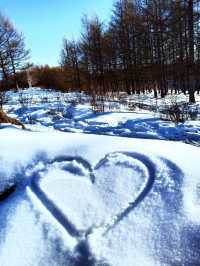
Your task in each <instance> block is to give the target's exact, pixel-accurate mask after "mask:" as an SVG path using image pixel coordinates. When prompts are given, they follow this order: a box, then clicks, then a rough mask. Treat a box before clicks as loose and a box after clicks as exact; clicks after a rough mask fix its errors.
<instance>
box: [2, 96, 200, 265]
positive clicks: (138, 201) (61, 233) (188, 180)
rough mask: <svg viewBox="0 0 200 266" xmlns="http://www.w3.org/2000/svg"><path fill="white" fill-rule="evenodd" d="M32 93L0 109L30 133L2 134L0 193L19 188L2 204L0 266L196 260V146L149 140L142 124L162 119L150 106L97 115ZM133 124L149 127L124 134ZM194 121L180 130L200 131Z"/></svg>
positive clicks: (10, 129)
mask: <svg viewBox="0 0 200 266" xmlns="http://www.w3.org/2000/svg"><path fill="white" fill-rule="evenodd" d="M39 93H40V92H39ZM34 97H35V103H32V104H31V106H26V107H23V108H22V107H21V106H19V104H18V102H17V101H15V99H14V98H13V99H12V102H10V103H9V104H8V105H7V106H6V109H7V110H9V111H10V113H11V114H12V115H13V116H17V117H18V118H21V119H22V121H24V122H27V124H26V126H27V128H28V129H29V130H26V131H22V130H21V129H18V128H16V127H14V126H9V125H2V126H1V130H0V166H1V167H0V184H1V187H0V190H3V189H5V186H6V185H7V184H13V183H15V184H17V188H16V190H15V192H13V193H12V194H11V195H10V196H9V197H8V198H7V199H5V200H3V201H1V202H0V217H1V220H0V236H1V237H0V266H13V265H14V266H46V265H55V266H62V265H63V266H84V265H101V266H103V265H105V266H108V265H109V266H124V265H126V266H141V265H144V266H157V265H160V266H165V265H166V266H182V265H183V266H184V265H186V266H189V265H196V266H198V265H200V263H199V262H200V178H199V159H200V149H199V147H196V146H193V145H189V144H185V143H183V142H180V141H179V142H177V141H167V140H161V139H162V138H163V139H170V138H169V137H166V135H165V137H164V136H163V135H161V133H160V128H159V129H157V130H154V136H153V135H152V131H151V128H150V129H149V128H148V127H147V125H149V122H148V121H149V120H151V121H154V123H157V126H160V127H163V125H161V121H160V120H159V119H158V118H156V117H154V115H153V114H152V113H151V112H147V111H143V112H142V113H141V112H139V111H138V112H129V113H127V112H118V113H105V114H103V115H98V116H97V115H94V114H93V113H92V112H91V110H90V108H89V106H87V105H83V104H82V105H78V106H74V105H73V104H71V103H68V102H62V103H59V106H57V107H56V104H55V103H53V102H52V103H49V102H48V103H46V100H44V99H43V101H44V102H43V103H41V102H37V100H38V97H39V96H38V95H37V96H34ZM45 97H46V96H45ZM55 97H57V96H55ZM71 97H72V102H73V99H74V98H73V95H71ZM16 98H17V97H16ZM50 105H51V112H50V113H49V109H50ZM24 108H25V109H24ZM125 111H126V110H125ZM29 115H30V116H31V117H32V118H30V117H29ZM145 119H146V121H143V120H145ZM141 120H142V121H143V122H141ZM30 121H31V123H32V124H31V125H30V124H28V122H30ZM131 123H132V125H133V124H134V125H137V123H138V124H139V125H141V123H147V124H143V127H142V129H143V134H144V135H142V136H143V137H144V138H146V139H142V138H140V136H139V135H137V138H126V137H124V138H122V137H121V136H126V135H124V131H123V128H124V127H125V126H123V125H127V127H126V129H131V126H130V125H131ZM162 123H163V124H165V123H166V127H167V129H168V128H170V130H171V132H173V131H174V130H177V128H176V127H175V126H174V125H173V124H170V123H169V122H162ZM78 124H79V125H82V126H77V125H78ZM198 124H199V122H198V121H189V122H188V123H186V124H184V125H183V124H182V127H183V128H186V125H188V128H190V129H191V130H190V131H191V132H192V134H193V133H194V132H193V130H196V135H197V136H198V135H199V132H198V130H199V129H198ZM73 125H74V126H73ZM85 125H87V126H86V127H92V126H93V131H92V130H91V129H90V130H88V129H87V130H86V127H85ZM180 126H181V125H180ZM95 127H96V130H94V129H95ZM120 127H121V133H120V131H119V129H120ZM57 129H59V130H57ZM70 129H71V130H70ZM108 129H109V131H107V130H108ZM116 129H118V131H117V130H116ZM136 129H137V127H136ZM142 129H140V131H141V130H142ZM167 129H166V128H163V132H164V130H167ZM103 130H105V131H103ZM134 130H135V129H134ZM134 130H132V134H130V135H129V137H134V136H136V135H134V134H133V132H134ZM61 131H65V132H61ZM67 131H71V132H76V134H74V133H70V132H67ZM135 131H136V133H137V134H138V132H140V131H139V129H138V131H137V130H135ZM178 131H179V130H178ZM84 132H87V133H95V134H83V133H84ZM149 132H150V133H149ZM99 134H108V135H117V136H103V135H99ZM171 134H172V133H171ZM175 136H176V135H175V134H173V137H175ZM180 136H181V134H180ZM177 139H178V140H179V138H177ZM193 141H198V140H196V139H195V140H194V139H193Z"/></svg>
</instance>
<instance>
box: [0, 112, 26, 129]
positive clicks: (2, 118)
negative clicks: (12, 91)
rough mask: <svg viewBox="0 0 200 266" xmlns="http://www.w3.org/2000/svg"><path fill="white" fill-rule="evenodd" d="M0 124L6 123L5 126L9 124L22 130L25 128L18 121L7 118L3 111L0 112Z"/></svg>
mask: <svg viewBox="0 0 200 266" xmlns="http://www.w3.org/2000/svg"><path fill="white" fill-rule="evenodd" d="M2 123H6V124H7V123H9V124H13V125H17V126H21V127H22V129H25V126H24V125H23V124H22V123H21V122H20V121H19V120H17V119H15V118H11V117H9V116H7V114H6V113H5V112H4V111H2V110H0V124H2Z"/></svg>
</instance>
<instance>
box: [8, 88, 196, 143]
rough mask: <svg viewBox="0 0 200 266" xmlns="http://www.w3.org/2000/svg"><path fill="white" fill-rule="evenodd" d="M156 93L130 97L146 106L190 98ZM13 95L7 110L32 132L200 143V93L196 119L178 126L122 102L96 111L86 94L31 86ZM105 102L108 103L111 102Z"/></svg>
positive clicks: (161, 105)
mask: <svg viewBox="0 0 200 266" xmlns="http://www.w3.org/2000/svg"><path fill="white" fill-rule="evenodd" d="M152 96H153V95H152V94H150V95H140V96H130V97H129V98H130V99H129V98H128V99H127V100H128V101H133V102H134V103H137V104H138V105H139V104H141V103H142V102H143V104H145V105H146V106H151V107H152V106H154V107H155V106H159V107H160V108H161V109H162V108H163V107H164V106H166V105H169V104H170V101H172V102H173V101H177V102H182V101H187V97H186V96H184V95H182V94H181V95H179V96H168V97H166V99H164V100H163V99H157V100H155V99H153V98H152ZM170 97H171V98H170ZM9 98H10V100H9V102H8V104H7V105H5V109H6V110H7V111H8V113H9V114H10V115H11V116H13V117H16V118H18V119H20V120H21V121H22V122H23V123H25V124H26V127H27V128H28V129H30V130H32V131H49V130H53V129H56V130H60V131H65V132H74V133H77V132H79V133H80V132H81V133H90V134H101V135H102V134H103V135H113V136H123V137H131V138H132V137H134V138H145V139H147V138H148V139H163V140H180V141H185V142H189V143H194V144H197V145H200V96H198V95H197V104H196V105H195V108H196V109H197V112H198V113H197V117H196V120H189V121H186V122H185V123H179V124H178V125H176V124H175V123H173V122H170V121H166V120H162V119H161V118H160V114H159V113H155V112H152V111H148V110H143V109H139V108H136V109H135V110H134V111H130V110H129V108H128V106H125V105H124V104H121V103H120V102H114V103H112V104H111V106H112V108H113V110H115V111H109V108H107V110H106V111H105V112H104V113H98V114H94V113H93V111H92V108H91V106H90V103H89V101H88V98H87V97H85V95H84V94H75V93H66V94H62V93H58V92H49V93H48V92H47V91H44V90H42V89H29V90H27V91H25V92H23V94H22V95H21V94H18V93H12V92H11V93H9ZM176 98H177V99H176ZM174 99H175V100H174ZM19 102H21V104H20V103H19ZM78 102H81V103H78ZM105 105H106V106H108V105H110V103H105Z"/></svg>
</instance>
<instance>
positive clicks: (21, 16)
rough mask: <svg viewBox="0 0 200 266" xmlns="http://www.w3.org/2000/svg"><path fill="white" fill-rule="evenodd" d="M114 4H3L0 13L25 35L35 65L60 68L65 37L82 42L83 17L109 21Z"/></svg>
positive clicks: (79, 0) (6, 0)
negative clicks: (78, 39) (79, 38)
mask: <svg viewBox="0 0 200 266" xmlns="http://www.w3.org/2000/svg"><path fill="white" fill-rule="evenodd" d="M112 4H113V0H0V10H1V11H2V12H3V14H5V15H6V16H8V17H9V18H10V19H11V21H12V22H13V23H14V24H15V26H16V28H17V29H18V30H19V31H21V32H23V33H24V36H25V38H26V46H27V48H30V49H31V56H32V62H33V63H36V64H49V65H58V61H59V56H60V50H61V47H62V41H63V37H67V38H72V37H73V38H75V39H76V38H78V37H79V36H80V31H81V18H82V16H83V14H88V15H89V16H92V15H95V14H97V15H99V16H100V18H102V19H103V20H104V21H106V20H107V19H108V18H109V16H110V15H111V10H112Z"/></svg>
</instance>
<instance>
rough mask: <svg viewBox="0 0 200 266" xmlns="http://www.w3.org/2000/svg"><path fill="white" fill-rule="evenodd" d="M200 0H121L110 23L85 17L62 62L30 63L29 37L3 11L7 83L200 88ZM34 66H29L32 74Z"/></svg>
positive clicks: (163, 90)
mask: <svg viewBox="0 0 200 266" xmlns="http://www.w3.org/2000/svg"><path fill="white" fill-rule="evenodd" d="M199 22H200V5H199V1H198V0H118V1H115V2H114V5H113V9H112V14H111V16H110V19H109V21H108V22H107V23H104V22H103V21H101V18H99V17H97V16H94V17H92V18H89V17H88V16H87V15H84V16H83V18H82V32H81V33H80V38H79V39H78V40H67V39H64V41H63V47H62V49H61V52H60V59H59V66H55V67H50V66H48V65H45V66H37V65H33V64H30V63H28V55H29V51H28V50H26V48H25V43H24V37H23V35H22V34H20V33H18V31H17V30H16V29H15V27H14V26H13V25H12V23H11V22H10V21H9V19H7V18H5V17H4V16H3V15H1V19H0V75H1V83H0V85H1V91H3V90H5V89H8V88H18V87H27V86H28V84H27V75H28V76H29V79H31V81H32V83H33V85H35V86H40V87H44V88H53V89H57V90H62V91H74V90H77V91H86V92H87V93H88V94H89V95H91V96H93V97H96V96H104V95H106V94H107V93H110V94H113V93H118V92H120V91H125V92H126V93H127V94H140V93H147V92H153V93H154V97H155V98H156V97H157V96H158V94H159V95H161V97H165V96H166V95H167V94H168V93H171V92H175V93H179V92H183V93H185V94H186V93H189V101H190V102H191V103H194V102H195V92H197V93H199V92H200V75H199V74H200V68H199V66H200V23H199ZM27 73H28V74H27Z"/></svg>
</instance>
